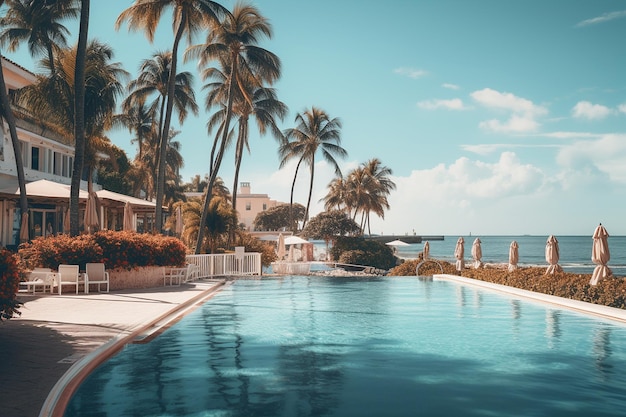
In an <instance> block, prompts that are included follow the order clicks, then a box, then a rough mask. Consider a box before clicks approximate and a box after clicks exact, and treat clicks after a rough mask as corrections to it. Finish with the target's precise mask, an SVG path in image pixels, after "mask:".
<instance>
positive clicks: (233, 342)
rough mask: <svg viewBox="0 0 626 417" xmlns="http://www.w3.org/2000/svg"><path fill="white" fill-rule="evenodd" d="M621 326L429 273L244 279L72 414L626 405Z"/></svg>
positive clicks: (137, 354)
mask: <svg viewBox="0 0 626 417" xmlns="http://www.w3.org/2000/svg"><path fill="white" fill-rule="evenodd" d="M625 408H626V327H624V326H623V325H621V324H618V323H614V322H609V321H599V320H596V319H593V318H590V317H588V316H584V315H581V314H577V313H572V312H569V311H563V310H558V309H555V308H552V307H547V306H545V305H542V304H536V303H531V302H527V301H521V300H518V299H514V298H509V297H507V296H503V295H501V294H498V293H492V292H486V291H483V290H479V289H476V288H474V287H468V286H462V285H458V284H456V283H452V282H446V281H432V280H428V279H425V278H417V277H402V278H398V277H396V278H371V279H355V278H322V277H285V278H283V279H278V278H276V279H263V280H243V281H237V282H235V283H234V284H233V285H231V286H229V287H226V288H225V289H224V290H223V291H221V292H220V293H219V294H217V295H216V296H215V297H214V298H213V299H211V300H210V301H209V302H207V303H206V304H204V305H203V306H202V307H201V308H200V309H198V310H196V311H194V312H193V313H191V314H190V315H188V316H187V317H185V318H184V319H183V320H181V321H180V322H179V323H178V324H176V325H175V326H174V327H172V328H170V329H168V330H167V331H165V332H164V333H163V334H162V335H160V336H159V337H157V338H156V339H155V340H153V341H152V342H150V343H148V344H144V345H129V346H127V347H126V348H124V349H123V351H121V352H120V353H119V354H118V355H116V356H115V357H113V358H111V359H110V360H109V361H107V362H106V363H105V364H103V365H102V366H101V367H99V368H98V369H97V370H96V371H95V372H94V373H93V374H92V375H91V376H90V377H89V378H88V380H86V381H85V383H83V384H82V386H81V387H80V388H79V390H78V391H77V393H76V394H75V395H74V397H73V398H72V400H71V402H70V405H69V407H68V409H67V412H66V414H65V415H66V416H100V417H103V416H116V417H117V416H142V417H147V416H160V417H162V416H168V417H169V416H194V417H196V416H255V417H256V416H258V417H263V416H272V417H274V416H342V417H351V416H398V417H401V416H551V417H553V416H585V417H586V416H622V415H624V409H625Z"/></svg>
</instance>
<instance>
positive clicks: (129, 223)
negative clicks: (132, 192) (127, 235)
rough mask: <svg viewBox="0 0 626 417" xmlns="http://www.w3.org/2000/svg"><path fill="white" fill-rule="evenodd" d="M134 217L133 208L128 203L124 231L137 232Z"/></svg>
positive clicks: (125, 205) (125, 206)
mask: <svg viewBox="0 0 626 417" xmlns="http://www.w3.org/2000/svg"><path fill="white" fill-rule="evenodd" d="M134 217H135V214H134V213H133V208H132V207H131V206H130V202H128V201H127V202H126V204H124V222H123V226H122V227H123V228H124V230H129V231H135V226H134V224H133V223H134V222H133V220H134Z"/></svg>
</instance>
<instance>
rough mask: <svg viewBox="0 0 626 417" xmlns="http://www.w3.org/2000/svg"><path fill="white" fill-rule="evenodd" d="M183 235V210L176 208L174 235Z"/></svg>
mask: <svg viewBox="0 0 626 417" xmlns="http://www.w3.org/2000/svg"><path fill="white" fill-rule="evenodd" d="M182 233H183V209H182V208H181V207H180V206H178V207H176V234H177V235H178V236H180V235H181V234H182Z"/></svg>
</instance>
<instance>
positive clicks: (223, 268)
mask: <svg viewBox="0 0 626 417" xmlns="http://www.w3.org/2000/svg"><path fill="white" fill-rule="evenodd" d="M187 263H190V264H194V265H197V266H198V268H199V269H200V273H199V278H211V277H224V276H246V275H261V254H260V253H256V252H249V253H223V254H215V255H214V254H205V255H187Z"/></svg>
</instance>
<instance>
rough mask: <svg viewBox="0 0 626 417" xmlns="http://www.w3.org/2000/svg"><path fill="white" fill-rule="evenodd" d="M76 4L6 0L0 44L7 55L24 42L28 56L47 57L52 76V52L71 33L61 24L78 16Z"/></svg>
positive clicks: (72, 1) (63, 44) (60, 0)
mask: <svg viewBox="0 0 626 417" xmlns="http://www.w3.org/2000/svg"><path fill="white" fill-rule="evenodd" d="M76 3H77V2H76V1H75V0H57V1H49V0H6V4H7V6H8V10H7V13H6V15H5V16H4V17H3V18H2V19H0V26H1V27H3V28H4V30H3V31H2V34H0V42H2V43H3V44H6V45H8V50H9V51H10V52H15V51H16V50H17V48H18V46H19V45H20V43H22V42H26V43H27V44H28V50H29V52H30V54H31V56H33V57H36V56H39V55H46V56H47V57H48V62H49V63H50V65H49V68H50V71H51V72H52V73H54V71H55V67H54V51H55V50H56V49H59V48H65V47H66V46H67V35H69V34H70V32H69V30H68V29H67V28H66V27H65V26H64V25H63V24H62V23H61V22H62V21H63V20H64V19H74V18H76V17H77V16H78V13H79V9H78V7H76Z"/></svg>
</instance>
